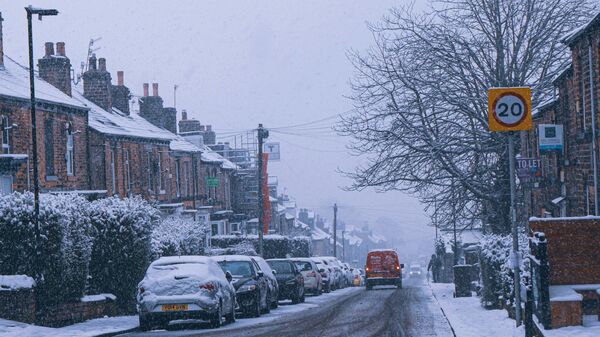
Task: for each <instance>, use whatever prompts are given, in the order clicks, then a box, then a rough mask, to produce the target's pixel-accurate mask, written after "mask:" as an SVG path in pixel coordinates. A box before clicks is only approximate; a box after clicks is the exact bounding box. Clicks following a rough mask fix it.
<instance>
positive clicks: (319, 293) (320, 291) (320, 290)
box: [317, 286, 323, 296]
mask: <svg viewBox="0 0 600 337" xmlns="http://www.w3.org/2000/svg"><path fill="white" fill-rule="evenodd" d="M322 293H323V288H322V287H319V286H317V296H319V295H321V294H322Z"/></svg>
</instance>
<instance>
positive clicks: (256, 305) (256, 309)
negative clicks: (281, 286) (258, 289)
mask: <svg viewBox="0 0 600 337" xmlns="http://www.w3.org/2000/svg"><path fill="white" fill-rule="evenodd" d="M252 317H260V294H257V295H256V300H255V301H254V307H253V308H252Z"/></svg>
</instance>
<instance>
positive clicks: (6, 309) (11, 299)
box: [0, 289, 36, 323]
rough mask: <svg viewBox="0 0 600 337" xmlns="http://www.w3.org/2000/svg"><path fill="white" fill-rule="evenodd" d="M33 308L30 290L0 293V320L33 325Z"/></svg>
mask: <svg viewBox="0 0 600 337" xmlns="http://www.w3.org/2000/svg"><path fill="white" fill-rule="evenodd" d="M35 308H36V307H35V295H34V291H33V290H32V289H22V290H15V291H5V290H4V291H0V318H4V319H8V320H12V321H19V322H24V323H35V311H36V310H35Z"/></svg>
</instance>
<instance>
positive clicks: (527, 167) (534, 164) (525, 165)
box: [517, 158, 542, 178]
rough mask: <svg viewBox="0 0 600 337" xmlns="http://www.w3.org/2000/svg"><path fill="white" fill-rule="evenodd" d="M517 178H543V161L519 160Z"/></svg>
mask: <svg viewBox="0 0 600 337" xmlns="http://www.w3.org/2000/svg"><path fill="white" fill-rule="evenodd" d="M517 176H518V177H519V178H535V177H541V176H542V160H541V159H538V158H517Z"/></svg>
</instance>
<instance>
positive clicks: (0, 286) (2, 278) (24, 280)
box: [0, 275, 35, 291]
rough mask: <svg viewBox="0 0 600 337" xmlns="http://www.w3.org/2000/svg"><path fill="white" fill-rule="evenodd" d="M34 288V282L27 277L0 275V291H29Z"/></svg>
mask: <svg viewBox="0 0 600 337" xmlns="http://www.w3.org/2000/svg"><path fill="white" fill-rule="evenodd" d="M34 286H35V281H34V280H33V278H31V277H29V276H27V275H0V291H2V290H19V289H31V288H33V287H34Z"/></svg>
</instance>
